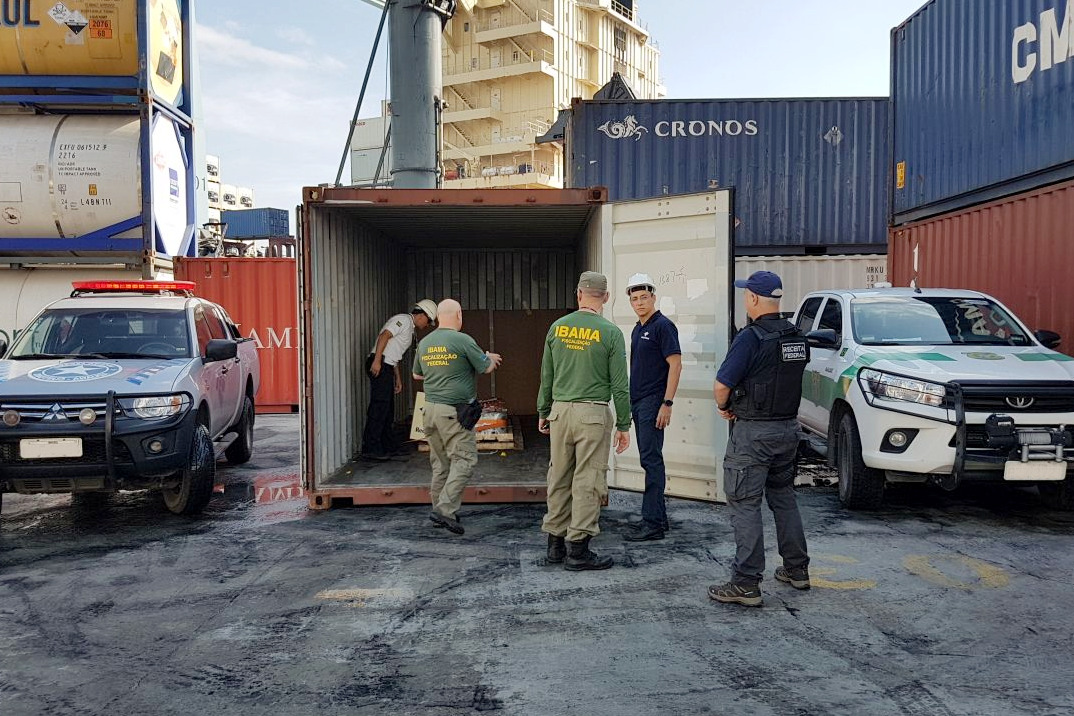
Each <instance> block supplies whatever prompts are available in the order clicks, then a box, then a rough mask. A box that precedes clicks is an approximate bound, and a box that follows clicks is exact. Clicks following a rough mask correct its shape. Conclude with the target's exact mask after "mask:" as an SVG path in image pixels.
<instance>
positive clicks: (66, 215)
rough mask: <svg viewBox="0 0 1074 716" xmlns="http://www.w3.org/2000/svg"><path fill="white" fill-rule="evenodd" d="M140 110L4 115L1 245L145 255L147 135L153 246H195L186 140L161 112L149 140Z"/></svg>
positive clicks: (177, 249)
mask: <svg viewBox="0 0 1074 716" xmlns="http://www.w3.org/2000/svg"><path fill="white" fill-rule="evenodd" d="M141 126H142V124H141V122H140V120H139V118H138V117H137V116H129V115H119V116H116V115H112V116H87V115H70V114H46V115H31V114H26V115H0V157H3V158H4V161H3V162H0V207H2V210H3V212H4V213H3V216H4V221H2V222H0V239H2V240H3V241H2V243H0V253H2V254H3V255H6V256H13V255H20V254H28V253H29V254H44V253H48V252H78V253H81V252H110V253H130V254H133V255H138V256H141V255H142V253H143V250H144V249H145V246H144V240H143V238H142V236H143V229H142V228H141V227H142V210H143V201H142V191H143V184H142V183H141V182H139V181H138V177H139V176H141V173H142V169H143V166H144V163H143V161H142V157H143V149H144V146H143V145H144V143H145V142H148V143H149V145H150V148H151V150H152V156H153V162H152V164H150V165H149V166H148V167H147V169H148V175H149V176H148V178H149V184H150V186H151V187H152V188H151V191H152V202H151V206H152V219H153V225H154V229H155V234H156V238H157V245H156V247H155V248H156V250H157V251H159V252H161V253H163V254H166V255H168V256H174V255H182V254H184V253H187V252H188V251H189V250H190V246H191V243H192V239H193V231H194V226H193V223H194V218H193V196H192V194H191V193H190V191H189V184H188V181H189V177H190V174H189V172H188V169H189V167H188V166H187V157H188V153H187V147H186V143H185V141H184V140H183V138H182V137H181V136H180V134H179V133H178V132H177V130H176V125H175V123H174V122H173V121H172V120H171V119H169V118H168V117H165V116H162V115H158V116H157V117H156V118H155V121H154V122H153V125H152V130H151V133H150V136H149V137H148V138H146V137H143V136H142V131H141Z"/></svg>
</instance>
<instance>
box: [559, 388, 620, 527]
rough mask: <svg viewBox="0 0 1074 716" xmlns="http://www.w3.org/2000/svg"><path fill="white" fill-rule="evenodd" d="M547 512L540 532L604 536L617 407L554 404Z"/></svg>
mask: <svg viewBox="0 0 1074 716" xmlns="http://www.w3.org/2000/svg"><path fill="white" fill-rule="evenodd" d="M548 423H549V427H550V429H551V443H552V460H551V462H550V463H549V465H548V511H547V513H546V514H545V516H544V522H543V523H542V525H541V530H543V531H544V532H547V533H548V534H551V535H555V536H556V537H566V538H567V539H568V540H569V541H571V542H578V541H580V540H582V539H584V538H585V537H594V536H596V535H598V534H600V525H599V521H600V507H601V504H603V502H604V499H605V498H606V497H607V496H608V452H609V450H610V449H611V440H612V429H613V427H614V426H613V424H612V411H611V409H609V408H608V406H607V405H605V404H603V403H564V402H555V403H552V409H551V410H550V411H549V413H548Z"/></svg>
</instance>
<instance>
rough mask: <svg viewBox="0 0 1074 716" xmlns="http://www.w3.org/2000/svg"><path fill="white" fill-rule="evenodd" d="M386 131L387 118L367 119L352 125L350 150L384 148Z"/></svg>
mask: <svg viewBox="0 0 1074 716" xmlns="http://www.w3.org/2000/svg"><path fill="white" fill-rule="evenodd" d="M387 131H388V118H387V117H369V118H367V119H359V120H358V121H357V122H355V123H354V136H353V137H351V149H377V150H380V148H381V147H383V146H384V135H385V134H386V133H387Z"/></svg>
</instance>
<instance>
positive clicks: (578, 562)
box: [563, 537, 613, 572]
mask: <svg viewBox="0 0 1074 716" xmlns="http://www.w3.org/2000/svg"><path fill="white" fill-rule="evenodd" d="M591 539H593V538H592V537H585V538H583V539H581V540H579V541H577V542H567V559H566V560H564V562H563V568H564V569H566V570H568V571H571V572H581V571H583V570H588V569H608V567H611V566H612V564H613V562H612V558H611V557H601V556H600V555H599V554H597V553H596V552H593V551H591V550H590V549H589V540H591Z"/></svg>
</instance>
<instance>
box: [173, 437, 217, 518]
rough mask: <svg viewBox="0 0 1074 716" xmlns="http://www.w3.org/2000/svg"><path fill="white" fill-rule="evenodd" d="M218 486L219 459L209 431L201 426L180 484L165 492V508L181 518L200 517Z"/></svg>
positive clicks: (181, 475) (192, 445) (180, 477)
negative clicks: (215, 487) (216, 483)
mask: <svg viewBox="0 0 1074 716" xmlns="http://www.w3.org/2000/svg"><path fill="white" fill-rule="evenodd" d="M215 482H216V455H215V454H214V453H213V441H212V439H211V438H210V437H209V429H208V428H206V427H205V426H204V425H199V426H198V427H197V428H195V429H194V439H193V440H192V441H191V443H190V461H189V462H188V463H187V466H186V467H185V468H183V470H182V471H181V472H180V473H179V484H178V485H176V486H175V487H172V488H165V489H164V491H163V495H164V505H165V506H166V507H167V508H168V510H169V511H170V512H173V513H175V514H177V515H196V514H198V513H199V512H201V511H202V510H203V509H205V505H207V504H209V498H211V497H212V496H213V483H215Z"/></svg>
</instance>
